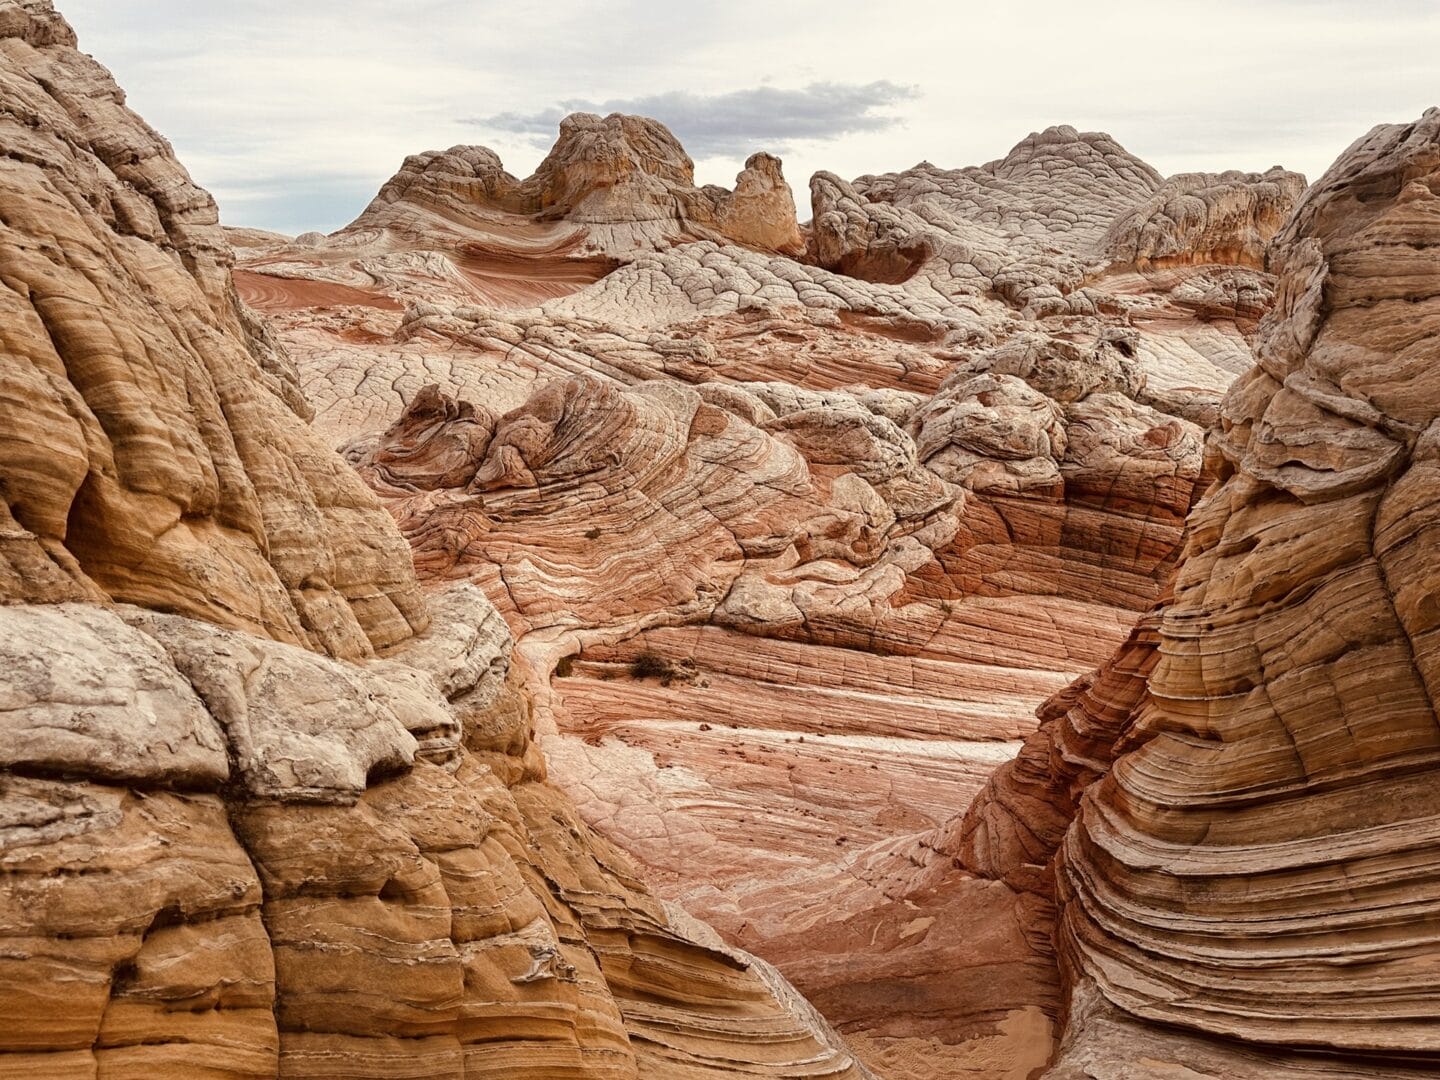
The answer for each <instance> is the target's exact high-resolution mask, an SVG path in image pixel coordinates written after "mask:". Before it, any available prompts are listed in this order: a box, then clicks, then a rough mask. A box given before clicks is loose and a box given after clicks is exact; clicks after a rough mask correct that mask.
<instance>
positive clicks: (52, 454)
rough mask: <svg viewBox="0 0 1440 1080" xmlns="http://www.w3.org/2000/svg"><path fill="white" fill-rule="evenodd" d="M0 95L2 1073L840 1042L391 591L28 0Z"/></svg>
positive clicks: (155, 198) (600, 1072)
mask: <svg viewBox="0 0 1440 1080" xmlns="http://www.w3.org/2000/svg"><path fill="white" fill-rule="evenodd" d="M0 104H3V106H4V108H3V109H0V147H3V148H4V150H5V153H4V155H3V156H0V202H3V205H4V207H5V214H4V222H3V224H0V270H3V273H0V280H3V284H0V304H3V305H4V306H3V311H4V315H5V318H4V319H3V320H0V324H3V328H0V341H3V350H4V352H5V361H4V364H3V366H0V495H3V499H0V507H3V508H4V512H5V524H4V526H3V531H0V545H3V547H0V1018H3V1019H0V1073H3V1074H4V1075H7V1076H25V1077H82V1076H85V1077H96V1076H105V1077H136V1078H139V1077H145V1078H160V1077H177V1078H178V1077H186V1078H191V1077H210V1078H215V1080H221V1078H225V1080H235V1078H242V1077H253V1078H273V1077H297V1078H299V1077H304V1078H307V1080H313V1078H318V1077H337V1078H340V1077H345V1078H360V1077H366V1078H372V1077H373V1078H380V1077H392V1076H393V1077H402V1076H403V1077H426V1078H432V1077H434V1078H438V1077H453V1078H456V1080H459V1078H461V1077H466V1078H471V1077H494V1078H496V1080H498V1078H501V1077H504V1078H506V1080H513V1078H519V1077H533V1078H535V1080H541V1078H543V1080H557V1078H573V1080H601V1078H604V1080H610V1078H614V1080H622V1078H640V1077H654V1078H657V1080H658V1078H661V1077H663V1078H666V1080H669V1078H672V1077H673V1078H686V1080H700V1078H704V1077H719V1076H737V1075H743V1076H750V1077H754V1076H762V1077H763V1076H773V1077H781V1076H783V1077H826V1078H831V1077H849V1078H857V1080H858V1078H862V1077H866V1076H869V1075H870V1074H869V1073H868V1072H867V1071H866V1070H865V1069H864V1068H863V1066H860V1065H858V1064H856V1063H855V1060H854V1058H853V1057H852V1056H851V1054H850V1053H849V1051H847V1050H846V1049H845V1048H844V1047H843V1046H842V1045H841V1044H840V1043H839V1041H838V1039H837V1038H836V1037H835V1036H834V1035H833V1033H832V1032H831V1031H830V1030H829V1029H828V1028H827V1027H826V1026H825V1024H824V1022H823V1021H822V1020H820V1018H819V1017H818V1015H817V1014H816V1013H815V1012H814V1011H813V1010H812V1009H811V1008H810V1007H809V1006H808V1005H807V1004H806V1003H805V1002H804V1001H803V1000H802V999H800V998H799V996H798V995H797V994H796V993H795V991H794V990H793V989H792V988H791V987H790V986H789V985H788V984H787V983H786V982H785V981H784V980H783V978H781V977H780V976H779V975H778V974H777V973H776V972H775V970H774V969H773V968H771V967H769V966H768V965H767V964H765V963H764V962H763V961H759V960H756V959H754V958H753V957H750V956H748V955H746V954H744V953H741V952H739V951H738V950H736V949H734V948H732V947H731V946H729V945H726V944H725V943H723V942H722V941H720V939H719V938H718V937H716V936H715V934H714V932H713V931H711V930H709V928H707V927H705V926H703V925H702V924H699V923H696V922H695V921H694V920H693V919H691V918H690V917H689V916H688V915H686V914H685V913H683V912H681V911H679V910H678V909H674V908H671V907H670V906H669V905H667V904H666V903H665V902H664V901H663V900H660V899H658V898H656V897H654V896H653V895H651V894H650V893H649V892H648V891H647V890H646V888H645V887H644V886H643V885H642V884H641V882H640V881H639V879H638V878H637V876H636V874H635V872H634V871H633V870H632V869H631V868H630V864H629V862H628V860H627V858H626V856H625V855H623V854H622V853H621V852H620V851H618V850H617V849H616V848H614V847H613V846H612V845H610V844H609V843H608V842H607V841H605V840H604V839H602V838H601V837H600V836H598V835H597V834H596V833H595V832H594V831H592V829H591V828H590V827H589V826H588V825H587V824H586V823H585V822H584V821H583V820H582V819H581V817H580V815H579V814H578V812H577V810H576V808H575V806H574V804H573V803H572V802H571V800H570V799H569V798H568V797H566V796H565V795H564V794H563V793H562V792H561V791H560V790H559V789H558V788H556V787H555V786H553V785H552V784H550V783H549V782H548V781H547V779H546V767H545V763H544V760H543V758H542V757H541V754H540V752H539V750H538V748H537V747H536V745H535V744H534V742H533V739H532V729H533V721H532V711H533V705H532V700H531V694H530V691H529V690H528V689H527V688H526V686H525V683H526V673H525V664H524V663H523V661H519V662H516V659H515V657H514V642H513V639H512V636H511V633H510V631H509V630H508V628H507V627H506V625H505V623H504V621H503V619H502V618H501V617H500V615H499V614H498V613H497V612H496V611H495V609H494V607H493V606H492V605H491V604H490V602H489V601H488V600H487V599H486V598H485V596H484V594H483V593H481V592H480V591H479V590H478V589H476V588H474V587H473V586H469V585H464V584H462V585H458V586H456V587H454V588H451V589H448V590H446V591H443V592H438V593H432V594H431V595H430V596H428V597H426V596H423V595H422V594H421V593H420V590H419V588H418V586H417V584H416V580H415V577H414V572H413V568H412V564H411V560H410V554H409V551H408V549H407V548H406V546H405V544H404V541H403V540H402V538H401V537H400V535H399V533H398V532H397V531H396V530H395V527H394V524H393V522H392V521H391V520H390V518H389V516H388V515H387V514H386V513H385V511H384V510H383V509H382V508H381V507H380V505H379V504H378V503H377V501H376V500H375V498H374V496H373V495H372V494H370V492H369V491H367V489H366V488H365V486H364V485H363V484H362V483H361V481H360V480H359V479H358V478H357V477H356V475H355V473H354V472H353V470H351V469H350V468H349V467H348V466H346V465H345V463H344V462H343V461H342V460H341V459H340V458H339V457H338V456H337V455H335V454H334V452H333V451H331V450H329V449H327V448H326V447H325V446H324V445H323V444H322V443H321V442H319V441H318V440H317V438H316V437H315V436H314V435H313V434H312V433H311V431H310V430H309V428H308V426H307V424H306V422H305V420H304V418H303V415H302V414H304V413H306V412H307V410H306V409H305V407H304V403H303V399H302V397H301V396H300V394H299V393H298V387H297V381H296V373H295V371H294V369H293V367H292V366H290V363H289V360H288V357H287V356H286V354H285V353H284V351H283V350H282V349H281V347H280V346H279V343H278V342H277V340H276V339H275V338H274V337H272V336H271V335H270V334H269V331H268V330H267V329H265V328H264V327H262V326H261V324H260V323H259V322H258V321H257V320H256V319H255V318H254V316H253V315H252V314H251V313H249V312H248V311H246V310H245V309H244V308H243V307H241V306H240V305H239V304H238V303H237V300H236V296H235V291H234V289H233V287H232V285H231V282H230V273H229V261H230V253H229V248H228V246H227V245H226V243H225V241H224V238H223V236H222V234H221V233H220V230H219V228H218V226H217V225H216V222H215V209H214V205H213V203H212V202H211V201H210V199H209V197H208V196H206V195H205V194H204V193H203V192H201V191H199V189H197V188H195V187H194V186H193V184H191V182H190V180H189V178H188V177H187V176H186V175H185V173H184V171H183V170H182V169H181V168H180V166H179V165H178V164H177V163H176V162H175V161H174V159H173V157H172V156H171V154H170V150H169V147H168V146H167V145H166V144H165V143H164V142H163V140H161V139H160V138H159V136H157V135H155V134H154V133H153V132H152V131H150V129H148V128H147V127H145V126H144V125H143V123H142V122H141V121H140V120H139V119H138V118H137V117H135V116H134V115H133V114H131V113H130V112H129V111H128V110H127V109H125V107H124V105H123V97H122V95H121V93H120V92H119V90H118V89H116V87H115V86H114V84H113V82H111V80H110V77H109V75H108V74H107V73H106V72H105V71H104V69H103V68H101V67H99V66H98V65H97V64H95V63H94V61H92V60H90V59H89V58H88V57H85V56H83V55H82V54H80V53H79V52H78V51H77V50H76V48H75V40H74V36H73V34H72V33H71V32H70V30H69V28H68V27H67V26H66V25H65V23H64V21H63V20H62V19H61V18H60V17H59V16H58V15H57V14H56V13H55V12H54V11H53V9H52V8H51V7H50V5H49V3H48V0H0ZM431 405H432V407H436V408H438V407H439V406H438V404H437V403H436V402H434V401H432V402H431ZM422 411H423V410H422ZM412 419H413V417H412ZM462 419H463V420H465V421H467V422H469V423H470V424H471V426H479V427H481V428H484V425H485V420H484V417H483V414H480V413H477V412H471V413H470V414H468V415H467V416H465V417H463V418H462V417H461V416H460V415H459V414H458V413H457V414H456V415H454V416H450V415H448V414H446V415H445V416H444V417H443V420H444V421H445V422H446V423H447V424H449V425H450V426H452V427H453V426H454V425H455V424H456V423H459V422H460V421H461V420H462ZM483 437H484V436H476V438H477V439H480V438H483ZM464 445H467V444H465V443H464V442H463V440H462V442H461V448H462V452H463V447H464ZM440 456H442V457H443V456H444V455H440ZM452 456H453V454H452ZM391 463H392V464H393V465H394V467H395V469H396V470H397V473H396V475H406V469H407V468H408V469H409V470H410V473H411V474H413V475H418V476H422V477H426V478H428V479H431V480H434V479H435V478H436V477H438V479H440V480H448V478H449V474H448V473H447V471H446V469H447V468H448V466H444V465H443V463H442V465H441V467H440V469H439V472H438V473H436V472H434V471H431V472H427V471H426V465H425V463H424V462H419V461H414V460H411V461H406V460H404V459H403V456H399V457H395V458H393V459H392V461H391Z"/></svg>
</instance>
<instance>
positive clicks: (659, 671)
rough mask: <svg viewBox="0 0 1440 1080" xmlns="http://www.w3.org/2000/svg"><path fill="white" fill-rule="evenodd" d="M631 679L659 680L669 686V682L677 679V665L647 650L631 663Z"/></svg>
mask: <svg viewBox="0 0 1440 1080" xmlns="http://www.w3.org/2000/svg"><path fill="white" fill-rule="evenodd" d="M630 677H631V678H634V679H659V680H660V681H661V682H662V683H664V684H665V685H666V686H668V685H669V682H668V680H670V679H673V678H674V677H675V665H674V664H672V663H670V661H669V660H666V659H665V658H664V657H663V656H661V655H660V654H659V653H653V652H650V651H649V650H646V651H645V652H642V653H641V654H640V655H639V656H637V657H635V659H634V660H632V661H631V662H630Z"/></svg>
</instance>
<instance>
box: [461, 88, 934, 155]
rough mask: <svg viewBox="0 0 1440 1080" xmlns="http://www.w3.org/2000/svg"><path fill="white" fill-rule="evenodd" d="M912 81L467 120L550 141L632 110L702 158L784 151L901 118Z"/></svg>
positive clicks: (673, 94) (651, 100)
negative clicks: (568, 126)
mask: <svg viewBox="0 0 1440 1080" xmlns="http://www.w3.org/2000/svg"><path fill="white" fill-rule="evenodd" d="M919 96H920V95H919V90H918V89H917V88H916V87H914V86H904V85H901V84H899V83H894V82H890V81H888V80H880V81H877V82H872V83H865V84H864V85H859V84H855V83H834V82H817V83H811V84H810V85H809V86H805V87H802V88H799V89H790V90H786V89H782V88H780V87H777V86H770V85H767V84H762V85H760V86H756V87H753V88H751V89H748V90H732V91H730V92H729V93H723V94H696V93H691V92H690V91H687V90H670V91H667V92H665V93H659V94H648V95H645V96H643V97H634V98H626V99H621V100H612V101H604V102H598V103H597V102H592V101H584V100H571V101H562V102H560V103H559V104H557V105H554V106H552V107H550V108H547V109H541V110H540V111H538V112H530V113H521V112H504V113H497V114H496V115H494V116H485V117H471V118H469V119H466V120H465V121H463V122H464V123H467V124H473V125H475V126H477V127H481V128H486V129H488V130H491V131H503V132H508V133H510V134H513V135H521V136H524V137H526V138H529V139H532V140H534V141H536V142H541V141H548V140H552V139H553V138H554V137H555V131H556V129H557V128H558V127H559V126H560V121H561V120H562V119H563V118H564V117H565V116H567V115H568V114H570V113H573V112H593V113H601V114H605V113H612V112H620V113H633V114H636V115H639V116H649V117H653V118H654V119H656V120H659V121H661V122H662V123H663V124H665V125H666V126H667V127H669V128H670V130H671V131H673V132H674V133H675V135H676V137H677V138H678V139H679V140H680V142H681V143H682V144H684V146H685V148H686V149H687V150H688V151H689V152H690V153H691V154H693V155H694V156H696V157H702V158H703V157H722V156H737V157H744V156H745V155H746V154H747V153H749V152H750V151H752V150H756V149H771V150H779V151H784V150H785V149H787V148H788V147H789V146H790V145H792V144H793V143H795V142H797V141H817V142H819V141H825V140H829V139H836V138H839V137H840V136H842V135H853V134H857V133H860V132H876V131H885V130H888V129H890V128H893V127H896V126H899V124H900V121H899V120H898V119H897V118H896V117H895V116H893V115H890V114H889V113H888V112H882V111H881V110H887V109H889V108H891V107H893V106H895V105H899V104H902V103H904V102H907V101H913V100H914V99H915V98H917V97H919Z"/></svg>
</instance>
